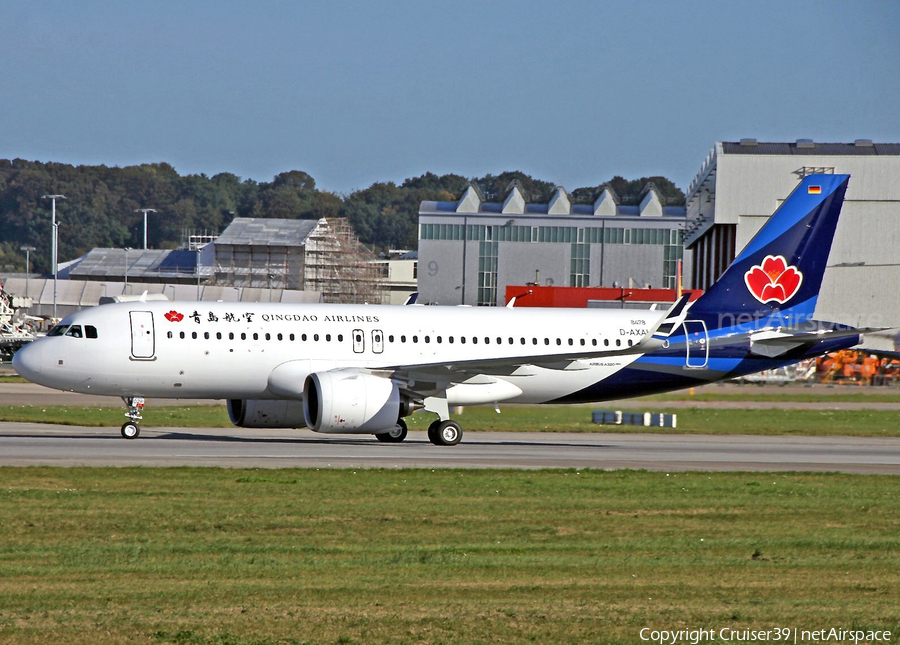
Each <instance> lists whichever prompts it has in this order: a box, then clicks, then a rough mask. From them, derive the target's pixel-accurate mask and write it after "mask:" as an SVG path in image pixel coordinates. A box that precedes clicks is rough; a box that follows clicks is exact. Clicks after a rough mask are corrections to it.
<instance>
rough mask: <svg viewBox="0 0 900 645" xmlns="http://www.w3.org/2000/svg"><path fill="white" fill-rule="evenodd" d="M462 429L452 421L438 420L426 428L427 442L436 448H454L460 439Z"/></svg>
mask: <svg viewBox="0 0 900 645" xmlns="http://www.w3.org/2000/svg"><path fill="white" fill-rule="evenodd" d="M462 435H463V432H462V428H460V427H459V424H458V423H457V422H456V421H453V420H452V419H446V420H444V421H441V420H440V419H438V420H437V421H435V422H433V423H432V424H431V425H430V426H428V440H429V441H431V443H433V444H434V445H436V446H455V445H456V444H458V443H459V442H460V440H461V439H462Z"/></svg>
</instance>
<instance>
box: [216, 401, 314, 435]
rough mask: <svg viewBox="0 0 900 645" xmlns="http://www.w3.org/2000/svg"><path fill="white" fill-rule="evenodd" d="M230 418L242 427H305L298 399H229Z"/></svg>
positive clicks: (301, 406) (301, 404) (301, 405)
mask: <svg viewBox="0 0 900 645" xmlns="http://www.w3.org/2000/svg"><path fill="white" fill-rule="evenodd" d="M226 405H227V407H228V418H229V419H231V422H232V423H233V424H234V425H236V426H238V427H240V428H305V427H306V421H305V419H304V416H303V403H302V402H301V401H297V400H282V401H278V400H275V401H267V400H261V399H228V402H227V404H226Z"/></svg>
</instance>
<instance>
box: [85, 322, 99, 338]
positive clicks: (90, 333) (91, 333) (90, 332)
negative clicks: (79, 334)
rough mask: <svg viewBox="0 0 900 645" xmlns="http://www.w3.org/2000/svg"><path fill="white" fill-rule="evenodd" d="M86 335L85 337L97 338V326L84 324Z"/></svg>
mask: <svg viewBox="0 0 900 645" xmlns="http://www.w3.org/2000/svg"><path fill="white" fill-rule="evenodd" d="M84 337H85V338H96V337H97V328H96V327H94V326H93V325H85V326H84Z"/></svg>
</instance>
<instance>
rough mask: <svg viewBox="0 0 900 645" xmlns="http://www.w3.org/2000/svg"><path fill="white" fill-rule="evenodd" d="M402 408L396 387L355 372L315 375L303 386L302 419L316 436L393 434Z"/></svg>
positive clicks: (385, 380) (378, 378) (343, 371)
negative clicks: (386, 431)
mask: <svg viewBox="0 0 900 645" xmlns="http://www.w3.org/2000/svg"><path fill="white" fill-rule="evenodd" d="M400 405H401V402H400V390H399V388H398V387H397V384H396V383H394V382H393V381H391V380H390V379H386V378H382V377H380V376H372V375H371V374H361V373H359V372H356V371H353V370H334V371H330V372H314V373H312V374H310V375H309V376H307V377H306V382H305V383H304V386H303V415H304V417H305V420H306V425H307V426H308V427H309V428H310V429H311V430H314V431H316V432H348V433H352V432H358V433H369V434H377V433H379V432H383V431H385V430H390V429H393V428H395V427H396V426H397V419H399V418H400Z"/></svg>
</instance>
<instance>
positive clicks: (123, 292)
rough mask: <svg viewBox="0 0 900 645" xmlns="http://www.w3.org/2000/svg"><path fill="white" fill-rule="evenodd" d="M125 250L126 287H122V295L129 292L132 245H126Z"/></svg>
mask: <svg viewBox="0 0 900 645" xmlns="http://www.w3.org/2000/svg"><path fill="white" fill-rule="evenodd" d="M122 250H123V251H125V287H124V288H123V289H122V295H123V296H124V295H126V294H127V293H128V252H129V251H130V250H131V247H130V246H126V247H125V248H124V249H122Z"/></svg>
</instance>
